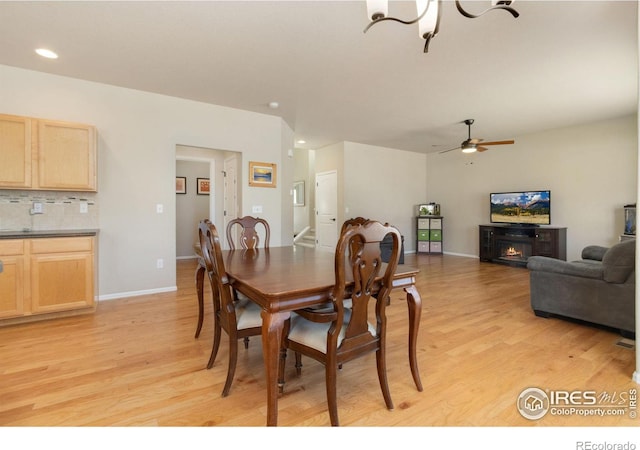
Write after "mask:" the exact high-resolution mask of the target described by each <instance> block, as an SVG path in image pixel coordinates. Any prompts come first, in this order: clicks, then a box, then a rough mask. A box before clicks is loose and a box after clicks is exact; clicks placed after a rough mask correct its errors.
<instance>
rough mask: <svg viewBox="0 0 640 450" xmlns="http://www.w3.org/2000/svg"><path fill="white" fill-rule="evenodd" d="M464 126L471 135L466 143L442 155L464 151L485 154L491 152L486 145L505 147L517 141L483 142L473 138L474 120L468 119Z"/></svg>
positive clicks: (463, 142)
mask: <svg viewBox="0 0 640 450" xmlns="http://www.w3.org/2000/svg"><path fill="white" fill-rule="evenodd" d="M464 124H465V125H466V126H467V127H468V128H469V135H468V137H467V139H466V140H465V141H462V144H460V145H459V146H458V147H453V148H450V149H448V150H443V151H441V152H440V153H447V152H450V151H452V150H458V149H460V150H462V153H475V152H484V151H486V150H489V149H488V148H487V147H485V145H505V144H515V142H516V141H514V140H513V139H509V140H506V141H492V142H482V141H483V139H478V138H473V139H472V138H471V125H473V119H467V120H465V121H464ZM481 142H482V146H481V147H479V146H478V144H480V143H481Z"/></svg>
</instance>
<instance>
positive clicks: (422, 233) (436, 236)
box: [416, 216, 443, 254]
mask: <svg viewBox="0 0 640 450" xmlns="http://www.w3.org/2000/svg"><path fill="white" fill-rule="evenodd" d="M417 219H418V220H417V228H416V230H417V231H416V237H417V243H416V252H417V253H434V254H442V229H443V228H442V221H443V218H442V216H418V218H417Z"/></svg>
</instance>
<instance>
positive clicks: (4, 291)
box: [0, 239, 24, 319]
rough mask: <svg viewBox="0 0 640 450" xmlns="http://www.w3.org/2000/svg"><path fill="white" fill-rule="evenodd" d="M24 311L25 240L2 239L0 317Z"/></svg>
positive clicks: (0, 246)
mask: <svg viewBox="0 0 640 450" xmlns="http://www.w3.org/2000/svg"><path fill="white" fill-rule="evenodd" d="M23 313H24V242H23V241H22V240H21V239H11V240H6V241H0V319H2V318H5V317H15V316H21V315H23Z"/></svg>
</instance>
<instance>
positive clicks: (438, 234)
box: [429, 230, 442, 241]
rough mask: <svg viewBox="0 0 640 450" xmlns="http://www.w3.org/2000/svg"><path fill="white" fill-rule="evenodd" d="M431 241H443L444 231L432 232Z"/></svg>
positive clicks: (430, 234)
mask: <svg viewBox="0 0 640 450" xmlns="http://www.w3.org/2000/svg"><path fill="white" fill-rule="evenodd" d="M429 240H430V241H441V240H442V230H431V232H430V233H429Z"/></svg>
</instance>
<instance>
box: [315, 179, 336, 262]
mask: <svg viewBox="0 0 640 450" xmlns="http://www.w3.org/2000/svg"><path fill="white" fill-rule="evenodd" d="M337 243H338V173H337V172H336V171H335V170H334V171H331V172H321V173H318V174H316V248H318V249H321V250H329V251H335V249H336V244H337Z"/></svg>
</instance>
